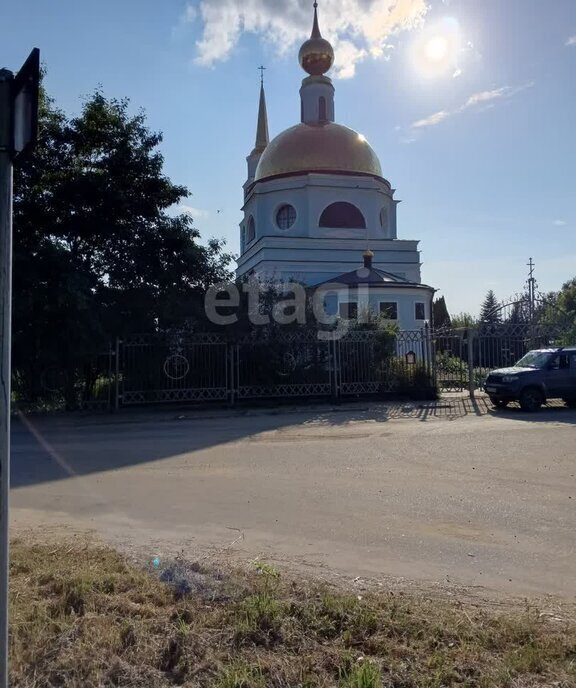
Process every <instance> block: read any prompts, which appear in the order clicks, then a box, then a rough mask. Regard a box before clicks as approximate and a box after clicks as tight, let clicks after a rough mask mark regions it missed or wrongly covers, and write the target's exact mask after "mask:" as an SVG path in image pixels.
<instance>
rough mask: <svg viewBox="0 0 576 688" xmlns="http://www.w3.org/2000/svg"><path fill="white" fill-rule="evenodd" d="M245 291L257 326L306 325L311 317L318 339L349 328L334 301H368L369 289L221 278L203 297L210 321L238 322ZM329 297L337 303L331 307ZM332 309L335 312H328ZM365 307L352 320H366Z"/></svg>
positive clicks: (248, 312)
mask: <svg viewBox="0 0 576 688" xmlns="http://www.w3.org/2000/svg"><path fill="white" fill-rule="evenodd" d="M242 293H243V294H246V297H247V299H246V315H247V317H248V320H249V322H250V323H251V324H252V325H256V326H265V325H270V324H271V323H272V322H274V323H276V324H277V325H293V324H295V323H296V324H298V325H307V324H309V323H310V320H311V321H312V322H313V324H314V325H315V326H316V328H317V331H318V339H321V340H332V339H340V338H341V337H342V336H344V334H346V332H347V331H348V329H349V327H350V324H351V320H347V319H345V318H341V317H340V316H339V314H338V308H337V304H338V303H339V302H341V301H346V302H350V301H351V302H356V303H358V302H362V301H363V300H364V299H363V297H364V296H365V297H366V298H365V302H367V300H368V299H367V295H368V289H367V287H366V288H365V289H362V287H359V288H357V289H354V298H353V299H352V298H351V297H350V289H349V287H348V286H347V285H345V284H339V283H337V282H334V283H329V284H323V285H322V287H321V288H318V289H316V290H311V289H308V290H307V289H306V287H304V286H303V285H302V284H299V283H297V282H286V283H283V284H282V285H280V286H275V287H273V288H271V287H270V285H266V284H263V283H261V282H259V281H258V280H250V281H248V282H244V283H243V284H242V285H238V284H234V283H230V282H222V283H220V284H215V285H213V286H212V287H210V288H209V289H208V291H207V292H206V295H205V298H204V311H205V313H206V317H207V318H208V320H210V322H212V323H214V324H215V325H219V326H224V327H225V326H230V325H234V324H235V323H237V322H238V320H239V317H238V313H239V311H240V308H241V301H242V299H241V295H242ZM330 301H332V303H333V304H336V307H335V308H333V309H330V308H329V307H328V305H327V304H328V303H330ZM331 310H333V311H334V312H330V311H331ZM369 318H370V315H369V313H368V312H367V311H359V312H358V313H357V316H355V317H354V322H355V323H356V322H359V323H362V322H368V321H369Z"/></svg>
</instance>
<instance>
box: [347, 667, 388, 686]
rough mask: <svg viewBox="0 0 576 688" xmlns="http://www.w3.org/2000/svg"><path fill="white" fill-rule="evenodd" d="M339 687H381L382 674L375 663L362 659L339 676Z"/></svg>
mask: <svg viewBox="0 0 576 688" xmlns="http://www.w3.org/2000/svg"><path fill="white" fill-rule="evenodd" d="M339 685H340V686H341V688H381V686H382V674H381V672H380V669H379V668H378V666H377V665H376V664H374V663H373V662H371V661H369V660H368V661H367V660H362V661H361V662H360V663H357V665H356V666H355V667H353V668H351V669H349V670H347V671H345V672H344V674H343V675H342V676H341V678H340V683H339Z"/></svg>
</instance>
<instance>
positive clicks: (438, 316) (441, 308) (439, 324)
mask: <svg viewBox="0 0 576 688" xmlns="http://www.w3.org/2000/svg"><path fill="white" fill-rule="evenodd" d="M432 322H433V323H434V327H435V328H436V329H439V328H443V327H451V326H452V321H451V319H450V313H448V308H447V306H446V299H445V298H444V297H443V296H440V297H439V298H437V299H434V302H433V303H432Z"/></svg>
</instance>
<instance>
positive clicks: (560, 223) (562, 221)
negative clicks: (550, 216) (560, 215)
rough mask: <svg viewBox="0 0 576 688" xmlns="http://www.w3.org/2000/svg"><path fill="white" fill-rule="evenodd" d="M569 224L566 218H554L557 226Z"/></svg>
mask: <svg viewBox="0 0 576 688" xmlns="http://www.w3.org/2000/svg"><path fill="white" fill-rule="evenodd" d="M567 224H568V223H567V222H566V220H554V225H555V226H556V227H566V225H567Z"/></svg>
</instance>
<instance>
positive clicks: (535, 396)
mask: <svg viewBox="0 0 576 688" xmlns="http://www.w3.org/2000/svg"><path fill="white" fill-rule="evenodd" d="M518 401H519V402H520V408H521V409H522V410H523V411H529V412H534V411H537V410H538V409H539V408H540V407H541V406H542V404H543V403H544V395H543V394H542V392H541V391H540V390H539V389H537V388H536V387H527V388H526V389H523V390H522V392H521V393H520V399H518Z"/></svg>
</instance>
